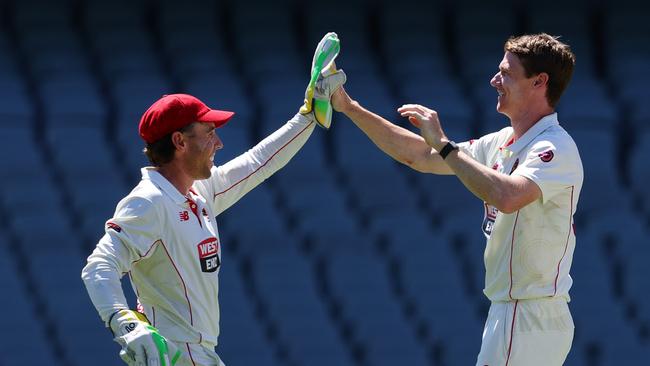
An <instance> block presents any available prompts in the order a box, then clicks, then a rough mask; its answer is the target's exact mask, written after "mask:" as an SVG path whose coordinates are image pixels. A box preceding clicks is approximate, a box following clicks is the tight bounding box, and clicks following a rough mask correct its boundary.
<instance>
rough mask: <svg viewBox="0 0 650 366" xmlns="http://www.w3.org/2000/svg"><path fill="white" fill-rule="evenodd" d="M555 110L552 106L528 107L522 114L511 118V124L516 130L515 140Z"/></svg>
mask: <svg viewBox="0 0 650 366" xmlns="http://www.w3.org/2000/svg"><path fill="white" fill-rule="evenodd" d="M553 112H554V110H553V108H551V107H550V106H546V107H544V108H537V109H528V110H526V111H524V112H523V113H522V114H521V115H519V116H516V117H513V118H510V124H511V125H512V129H513V130H514V131H515V140H517V139H519V138H520V137H521V136H523V134H525V133H526V131H528V130H529V129H530V128H531V127H533V126H534V125H535V124H536V123H537V122H538V121H539V120H540V119H542V118H543V117H544V116H548V115H549V114H551V113H553Z"/></svg>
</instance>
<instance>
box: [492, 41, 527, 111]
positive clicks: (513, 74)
mask: <svg viewBox="0 0 650 366" xmlns="http://www.w3.org/2000/svg"><path fill="white" fill-rule="evenodd" d="M535 79H536V76H535V75H532V76H531V77H530V78H527V77H526V72H525V70H524V66H523V65H522V63H521V61H520V60H519V57H517V55H515V54H514V53H511V52H506V53H505V55H504V56H503V60H501V63H500V64H499V72H497V73H496V75H494V77H493V78H492V80H491V81H490V85H492V86H493V87H494V88H495V89H496V90H497V93H498V98H497V111H498V112H499V113H502V114H505V115H506V116H508V117H509V118H510V119H511V120H512V119H513V118H516V117H517V116H518V115H520V114H521V113H522V112H523V110H524V109H525V108H526V107H527V105H528V103H529V102H530V100H531V98H532V97H533V96H534V95H535Z"/></svg>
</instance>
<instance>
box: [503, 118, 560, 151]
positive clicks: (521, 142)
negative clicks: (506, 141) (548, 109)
mask: <svg viewBox="0 0 650 366" xmlns="http://www.w3.org/2000/svg"><path fill="white" fill-rule="evenodd" d="M559 124H560V123H559V122H558V120H557V113H551V114H549V115H546V116H544V117H542V119H540V120H539V121H537V123H535V124H534V125H533V126H532V127H531V128H529V129H528V131H526V133H524V134H523V135H522V136H521V137H520V138H519V139H518V140H517V141H515V142H514V143H512V144H510V145H508V146H503V147H502V149H503V150H508V151H510V153H511V154H513V155H514V154H517V153H519V151H521V149H523V148H524V147H526V146H527V145H528V144H530V142H531V141H533V139H534V138H535V137H537V136H539V135H540V134H541V133H542V132H544V131H546V130H547V129H548V128H549V127H552V126H557V125H559Z"/></svg>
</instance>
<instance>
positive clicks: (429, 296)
mask: <svg viewBox="0 0 650 366" xmlns="http://www.w3.org/2000/svg"><path fill="white" fill-rule="evenodd" d="M558 8H561V9H562V10H561V11H558V10H557V9H558ZM0 19H1V21H0V90H2V97H1V98H0V136H2V137H3V143H2V144H0V155H2V156H3V159H0V214H1V215H2V217H3V220H2V222H1V223H0V227H1V228H2V231H3V233H2V234H1V235H0V271H3V272H2V273H0V287H1V288H2V289H4V290H5V292H6V293H8V294H10V295H11V296H5V298H6V299H5V302H6V303H7V305H9V308H10V309H11V314H12V316H5V317H2V319H0V326H2V327H3V329H10V330H11V331H10V332H5V333H6V334H5V335H4V336H2V337H0V340H1V341H2V342H0V351H1V352H0V365H10V366H13V365H27V366H31V365H34V366H35V365H47V366H49V365H52V366H64V365H89V364H94V365H97V366H102V365H113V364H115V363H116V362H119V360H118V356H117V352H118V346H117V345H116V344H115V343H114V342H112V341H111V339H110V338H111V335H110V332H109V331H108V330H106V329H105V327H104V326H103V324H102V323H101V320H100V319H99V317H98V315H97V313H96V311H95V310H94V308H93V307H92V305H91V302H90V301H89V300H88V296H87V294H86V292H85V289H84V288H83V284H82V282H81V281H80V280H79V271H80V269H81V267H82V266H83V264H84V258H85V257H86V256H87V255H89V254H90V250H91V249H92V247H93V246H94V244H95V243H96V241H97V240H98V239H99V237H100V236H101V235H102V234H103V226H104V222H105V220H107V219H108V218H110V217H111V215H112V214H113V210H114V208H115V205H116V204H117V202H118V201H119V199H120V198H121V197H123V196H124V195H125V194H126V193H127V192H128V190H129V189H130V188H131V187H132V186H133V185H134V184H136V183H137V181H138V179H139V176H140V174H139V168H140V167H142V166H144V165H148V164H149V163H148V162H147V160H146V158H145V156H144V154H143V153H142V148H143V146H144V143H143V142H142V140H141V139H140V137H139V136H138V133H137V126H138V122H139V119H140V117H141V115H142V113H143V112H144V110H145V109H146V108H147V107H148V106H149V105H150V104H151V103H153V102H154V101H155V100H156V99H158V98H159V97H160V96H162V95H163V94H170V93H181V92H182V93H190V94H193V95H196V96H197V97H199V98H200V99H202V100H203V101H204V102H206V103H207V104H208V105H210V106H212V107H214V108H218V109H225V110H232V111H234V112H236V115H235V117H234V118H233V119H232V121H231V122H230V123H229V124H228V125H226V126H225V127H224V128H223V129H220V130H219V131H218V134H219V136H220V137H221V139H222V140H223V142H224V149H223V150H221V151H219V152H217V154H216V159H215V160H216V161H215V164H216V165H221V164H224V163H226V162H227V161H229V160H230V159H232V158H234V157H236V156H238V155H239V154H241V153H243V152H245V151H246V150H248V149H249V148H250V147H252V146H253V145H254V144H255V143H256V142H257V141H259V140H260V139H262V138H263V137H264V136H267V135H268V134H269V133H271V132H273V131H274V130H276V129H277V128H279V127H280V126H282V124H283V123H284V122H285V121H287V120H288V119H289V118H291V117H292V116H293V115H294V114H295V113H296V112H297V110H298V108H299V107H300V104H301V103H302V98H303V93H304V89H305V86H306V83H307V78H308V76H309V65H310V61H311V54H312V51H313V47H314V45H315V43H316V42H317V41H318V40H319V39H320V38H321V37H322V35H323V34H324V33H325V32H328V31H335V32H337V33H338V34H339V36H340V38H341V41H342V52H341V55H340V57H339V58H338V59H337V63H338V65H339V66H340V67H341V68H343V69H344V70H345V71H346V73H347V74H348V79H349V80H348V83H347V84H346V90H348V91H349V93H350V95H351V96H352V97H353V98H355V99H357V100H358V101H359V102H360V103H362V104H363V105H364V106H366V107H368V108H369V109H370V110H372V111H374V112H376V113H378V114H380V115H382V116H383V117H385V118H386V119H388V120H390V121H392V122H395V123H396V124H398V125H400V126H404V127H407V128H409V129H413V127H412V126H410V124H409V123H408V121H407V120H406V119H404V118H401V117H400V116H399V115H398V114H397V112H396V109H397V107H399V106H401V105H402V104H405V103H419V104H423V105H425V106H428V107H430V108H432V109H435V110H437V111H438V112H439V115H440V118H441V120H442V123H443V127H444V128H445V131H446V132H447V135H448V136H449V137H450V138H452V139H454V140H456V141H465V140H468V139H471V138H478V137H480V136H481V135H482V134H485V133H488V132H493V131H496V130H499V129H501V128H503V127H505V126H507V125H508V124H509V122H508V120H507V118H506V117H504V116H503V115H500V114H498V113H497V112H496V111H495V105H496V92H495V90H494V88H492V87H491V86H490V84H489V81H490V79H491V78H492V76H493V75H494V74H495V72H497V67H498V64H499V62H500V60H501V59H502V57H503V49H502V46H503V43H504V41H505V40H506V39H507V37H508V36H510V35H513V34H520V33H522V32H541V31H544V32H548V33H550V34H553V35H559V36H561V38H560V39H561V40H564V41H566V42H568V43H569V44H570V45H571V47H572V49H573V50H574V52H575V54H576V56H577V64H576V70H575V72H574V75H573V80H572V82H571V84H570V86H569V88H568V89H567V90H566V92H565V94H564V95H563V96H562V99H561V101H560V103H559V105H558V108H557V110H558V116H559V119H560V121H561V123H562V125H563V126H564V127H565V128H566V129H567V131H568V132H569V133H570V134H571V135H572V136H573V138H574V140H575V142H576V144H577V145H578V148H579V150H580V154H581V158H582V162H583V166H584V173H585V181H584V186H583V190H582V192H581V197H580V201H579V204H578V212H577V214H576V217H575V221H576V232H577V245H576V251H575V255H574V260H573V266H572V270H571V273H572V277H573V279H574V281H575V282H574V284H573V287H572V290H571V296H572V301H571V303H570V307H571V309H572V314H573V316H574V321H575V324H576V332H575V337H574V342H573V349H572V351H571V353H570V355H569V358H568V359H567V362H566V365H569V366H582V365H602V366H606V365H633V366H636V365H645V364H647V363H648V360H650V348H649V346H648V329H650V328H649V327H650V296H648V291H649V290H650V280H648V278H650V277H648V275H647V270H646V268H647V263H648V260H649V259H650V246H648V245H647V237H648V234H649V232H650V226H649V224H650V198H649V197H650V196H649V195H648V194H647V192H646V190H647V189H646V182H647V181H648V179H650V170H649V168H648V164H647V159H648V157H649V156H650V127H649V126H650V103H648V100H650V95H649V94H648V87H647V85H648V82H649V81H650V79H649V78H648V75H647V69H648V65H649V64H650V46H649V43H648V42H647V40H648V39H650V28H648V26H647V20H648V19H650V7H649V6H648V5H647V4H642V3H639V2H638V1H635V0H617V1H616V2H614V1H612V0H605V1H602V2H597V3H592V2H589V1H587V0H580V1H572V2H566V1H561V0H552V1H550V2H545V3H543V4H542V3H539V4H537V3H533V2H530V1H525V2H513V1H511V0H499V1H497V2H490V3H489V4H488V3H486V2H481V1H477V0H463V1H457V2H449V1H443V0H437V1H431V2H427V3H426V4H425V3H422V2H419V1H417V0H402V1H398V2H395V1H389V0H382V1H379V2H368V1H360V2H350V1H346V0H332V1H330V2H328V5H327V6H323V5H322V4H319V3H316V2H306V3H305V2H303V3H301V2H297V1H293V0H283V1H279V2H278V1H275V2H261V1H253V2H250V1H248V2H236V1H204V0H194V1H189V2H186V3H184V5H183V6H179V5H178V3H177V2H175V1H172V0H164V1H160V2H155V3H154V2H151V1H143V0H140V1H126V0H117V1H111V2H105V1H99V0H86V1H81V2H79V1H58V2H51V1H46V0H21V1H16V0H5V1H3V2H1V3H0ZM481 218H482V204H481V202H480V200H477V199H476V198H475V197H474V196H473V195H472V194H471V193H470V192H469V191H468V190H467V189H466V188H465V187H464V186H463V184H462V183H461V182H460V181H459V180H458V179H457V178H455V177H439V176H435V177H434V176H431V175H428V174H421V173H418V172H414V171H412V170H411V169H410V168H409V167H407V166H404V165H401V164H399V163H397V162H395V161H394V160H393V159H392V158H391V157H389V156H387V155H385V154H384V153H382V152H381V151H380V150H379V149H378V148H377V147H376V146H374V145H373V143H372V142H371V141H370V140H369V139H368V138H367V136H365V135H364V134H363V133H362V132H361V131H360V130H359V129H358V128H357V127H356V126H355V125H354V124H353V123H352V122H351V121H349V120H348V119H347V118H345V117H344V116H342V115H340V114H337V115H335V117H334V123H333V126H332V129H331V131H324V130H322V129H316V130H315V131H314V133H313V134H312V136H311V137H310V139H309V141H307V143H306V145H305V146H304V147H303V148H302V150H301V151H300V152H299V153H298V154H297V156H296V157H295V158H294V159H293V160H292V161H291V162H289V164H288V165H287V166H286V167H285V168H284V169H282V170H281V171H280V172H278V173H277V174H276V175H274V176H273V177H271V178H270V179H269V180H268V181H267V182H265V183H264V184H263V185H262V186H260V187H257V188H255V189H254V190H253V191H251V192H250V193H249V194H248V195H247V196H246V197H244V198H242V199H241V200H240V201H239V202H237V203H236V204H234V205H233V207H232V208H229V209H228V210H227V211H226V212H225V213H223V214H222V215H220V217H219V218H218V221H219V229H220V232H221V240H222V243H223V248H224V253H223V266H222V269H221V271H222V273H221V275H220V277H221V278H220V285H221V291H220V292H221V294H220V295H221V296H220V303H221V310H222V316H221V325H222V335H223V336H222V337H221V338H220V342H219V343H220V344H219V345H218V347H217V351H218V352H219V354H220V355H221V356H222V358H223V360H224V362H225V363H226V364H229V365H269V366H273V365H276V366H299V365H325V364H327V365H329V364H337V365H351V366H352V365H355V366H374V365H396V364H400V365H401V364H408V365H467V364H470V365H471V364H474V363H475V360H476V355H477V353H478V350H479V347H480V334H481V329H482V324H483V322H484V319H485V316H486V309H487V306H488V305H489V304H488V301H487V300H486V299H485V297H484V296H483V294H482V292H481V289H482V288H483V286H484V268H483V251H484V246H485V237H484V236H483V234H482V232H481V231H480V222H481ZM124 282H126V280H125V281H124ZM126 287H127V288H125V291H126V292H127V294H128V296H127V297H128V298H129V299H130V301H133V295H132V294H130V289H129V288H128V287H129V286H126ZM69 313H74V314H75V317H76V318H75V321H74V322H73V323H70V322H69V320H68V319H67V318H65V317H64V316H62V314H69ZM27 337H28V338H29V339H30V342H29V344H27V343H25V342H24V341H23V340H24V339H25V338H27Z"/></svg>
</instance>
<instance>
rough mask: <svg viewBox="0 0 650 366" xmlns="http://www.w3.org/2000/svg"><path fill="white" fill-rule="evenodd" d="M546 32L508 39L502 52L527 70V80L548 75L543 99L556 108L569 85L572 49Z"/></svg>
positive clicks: (573, 56) (574, 59)
mask: <svg viewBox="0 0 650 366" xmlns="http://www.w3.org/2000/svg"><path fill="white" fill-rule="evenodd" d="M558 38H559V37H553V36H551V35H548V34H546V33H539V34H527V35H523V36H519V37H510V38H509V39H508V40H507V41H506V43H505V45H504V46H503V50H504V51H506V52H510V53H513V54H515V55H517V57H519V60H520V61H521V64H522V65H523V66H524V70H525V71H526V77H527V78H529V77H531V76H533V75H537V74H540V73H542V72H545V73H547V74H548V89H547V90H546V99H547V100H548V104H549V105H550V106H551V107H555V105H556V104H557V102H558V101H559V100H560V96H561V95H562V93H563V92H564V90H565V89H566V87H567V85H569V81H570V80H571V75H573V67H574V65H575V63H576V57H575V55H574V54H573V52H572V51H571V48H570V47H569V46H568V45H567V44H565V43H562V42H560V41H559V40H558Z"/></svg>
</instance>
